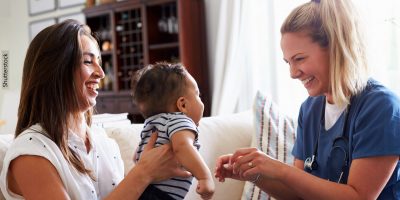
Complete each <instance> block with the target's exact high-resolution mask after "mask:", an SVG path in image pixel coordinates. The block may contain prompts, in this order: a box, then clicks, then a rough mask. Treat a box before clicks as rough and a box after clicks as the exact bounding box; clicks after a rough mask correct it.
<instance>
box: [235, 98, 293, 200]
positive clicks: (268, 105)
mask: <svg viewBox="0 0 400 200" xmlns="http://www.w3.org/2000/svg"><path fill="white" fill-rule="evenodd" d="M253 113H254V127H255V134H254V135H253V139H252V146H253V147H256V148H258V149H259V150H261V151H263V152H264V153H266V154H267V155H269V156H271V157H273V158H276V159H278V160H280V161H282V162H285V163H288V164H293V162H294V157H293V156H292V154H291V152H292V148H293V144H294V140H295V137H296V133H295V130H296V123H295V122H294V120H293V119H292V118H290V117H288V116H286V115H285V114H283V113H281V112H279V108H278V107H277V105H276V104H275V103H274V102H272V100H271V99H270V98H268V97H266V96H264V95H263V94H261V93H260V92H257V95H256V98H255V100H254V105H253ZM253 199H271V197H269V196H268V194H266V193H265V192H263V191H261V190H260V189H259V188H258V187H256V186H255V184H253V183H251V182H246V184H245V186H244V190H243V194H242V200H253Z"/></svg>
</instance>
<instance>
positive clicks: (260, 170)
mask: <svg viewBox="0 0 400 200" xmlns="http://www.w3.org/2000/svg"><path fill="white" fill-rule="evenodd" d="M230 160H231V163H233V166H232V173H233V174H235V175H238V176H239V177H240V178H241V179H244V180H247V181H252V182H256V181H259V179H260V178H267V179H277V178H278V177H279V176H281V175H282V170H281V169H282V167H283V166H282V165H285V164H283V163H281V162H279V161H277V160H275V159H273V158H271V157H270V156H268V155H266V154H265V153H264V152H262V151H260V150H258V149H257V148H241V149H238V150H236V152H235V153H234V154H233V155H232V156H231V157H230Z"/></svg>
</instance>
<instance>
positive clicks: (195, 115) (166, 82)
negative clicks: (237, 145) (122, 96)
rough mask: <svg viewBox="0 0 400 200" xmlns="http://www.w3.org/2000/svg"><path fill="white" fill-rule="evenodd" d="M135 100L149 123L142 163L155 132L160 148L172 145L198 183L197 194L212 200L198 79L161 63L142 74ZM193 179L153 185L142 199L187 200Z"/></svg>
mask: <svg viewBox="0 0 400 200" xmlns="http://www.w3.org/2000/svg"><path fill="white" fill-rule="evenodd" d="M132 94H133V100H134V102H135V103H136V105H137V106H138V107H139V110H140V112H141V114H142V115H143V117H144V118H145V119H146V120H145V122H144V128H143V130H142V133H141V138H142V140H141V142H140V144H139V147H138V150H137V152H136V161H138V160H139V159H140V155H141V152H142V151H143V147H144V145H145V144H147V142H148V140H149V138H150V136H151V134H152V133H153V132H157V133H158V138H157V142H156V146H157V145H163V144H166V143H171V146H172V149H173V151H174V153H175V157H176V158H177V160H178V161H179V163H180V164H181V165H182V166H183V167H184V168H185V169H186V170H188V171H190V172H191V173H192V174H193V176H194V177H196V179H197V180H198V185H197V189H196V191H197V193H198V194H200V196H201V197H202V198H203V199H210V198H211V197H212V195H213V193H214V182H213V179H212V176H211V173H210V170H209V169H208V167H207V165H206V164H205V162H204V161H203V159H202V157H201V156H200V154H199V152H198V149H199V148H200V144H199V143H198V130H197V126H198V125H199V121H200V119H201V117H202V116H203V110H204V105H203V102H202V101H201V99H200V96H199V95H200V92H199V89H198V86H197V83H196V81H195V80H194V78H193V77H192V76H191V75H190V74H189V73H188V72H187V71H186V69H185V68H184V67H183V66H182V65H181V64H169V63H157V64H155V65H149V66H147V67H144V68H143V69H141V70H139V71H138V72H137V73H136V74H135V76H134V77H133V79H132ZM191 181H192V177H191V178H179V177H175V178H171V179H169V180H166V181H162V182H157V183H152V184H151V185H150V186H149V187H147V189H146V190H145V192H144V193H143V194H142V196H141V198H140V199H152V200H154V199H184V197H185V195H186V194H187V192H188V191H189V187H190V185H191V184H192V183H191Z"/></svg>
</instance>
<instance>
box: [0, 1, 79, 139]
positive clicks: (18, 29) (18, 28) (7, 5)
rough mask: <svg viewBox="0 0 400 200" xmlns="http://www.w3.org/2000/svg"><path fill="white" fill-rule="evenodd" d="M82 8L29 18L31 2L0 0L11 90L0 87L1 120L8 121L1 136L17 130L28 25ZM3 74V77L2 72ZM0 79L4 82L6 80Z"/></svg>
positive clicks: (0, 34) (0, 36)
mask: <svg viewBox="0 0 400 200" xmlns="http://www.w3.org/2000/svg"><path fill="white" fill-rule="evenodd" d="M82 8H83V5H82V6H75V7H70V8H64V9H57V10H55V11H52V12H48V13H43V14H39V15H36V16H29V14H28V0H17V1H15V0H0V30H1V31H0V51H5V50H6V51H8V52H9V55H8V59H9V60H8V63H9V67H8V88H3V87H1V86H0V119H3V120H6V124H5V126H3V127H0V134H2V133H12V132H14V130H15V124H16V120H17V109H18V103H19V93H20V88H21V79H22V66H23V62H24V57H25V52H26V49H27V48H28V45H29V28H28V27H29V23H30V22H32V21H36V20H42V19H48V18H52V17H53V18H55V17H58V16H63V15H67V14H71V13H76V12H80V11H81V10H82ZM0 69H2V67H0ZM0 75H1V77H2V76H3V72H0ZM0 80H1V82H3V78H0Z"/></svg>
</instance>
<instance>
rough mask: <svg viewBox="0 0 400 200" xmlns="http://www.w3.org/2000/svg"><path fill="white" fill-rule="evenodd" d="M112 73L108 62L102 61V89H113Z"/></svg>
mask: <svg viewBox="0 0 400 200" xmlns="http://www.w3.org/2000/svg"><path fill="white" fill-rule="evenodd" d="M113 83H114V73H113V71H112V67H111V64H110V62H104V79H103V86H104V90H107V91H111V90H112V89H113Z"/></svg>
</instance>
